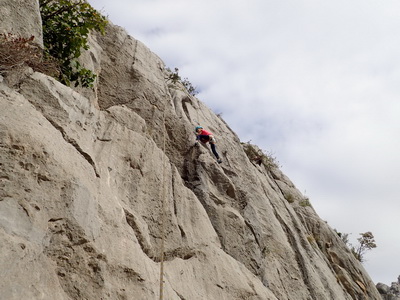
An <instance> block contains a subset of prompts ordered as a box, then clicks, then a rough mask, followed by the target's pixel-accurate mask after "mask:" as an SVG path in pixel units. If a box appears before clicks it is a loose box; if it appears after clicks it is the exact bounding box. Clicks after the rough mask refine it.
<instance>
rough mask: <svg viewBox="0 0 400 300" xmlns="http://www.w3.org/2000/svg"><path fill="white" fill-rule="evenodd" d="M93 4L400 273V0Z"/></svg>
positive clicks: (376, 262)
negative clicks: (367, 236)
mask: <svg viewBox="0 0 400 300" xmlns="http://www.w3.org/2000/svg"><path fill="white" fill-rule="evenodd" d="M89 2H90V3H91V4H92V5H93V6H94V7H95V8H96V9H98V10H100V11H101V12H102V13H103V14H104V15H107V16H108V17H109V19H110V20H111V21H112V22H113V23H114V24H116V25H119V26H122V27H124V28H125V29H126V30H127V31H128V32H129V33H130V35H132V36H133V37H134V38H136V39H139V40H140V41H142V42H143V43H144V44H146V45H147V46H148V47H149V48H150V49H151V50H152V51H153V52H155V53H156V54H157V55H158V56H160V57H161V59H162V60H163V61H164V62H165V63H166V65H167V66H168V67H170V68H171V69H173V68H175V67H178V68H179V74H180V75H181V77H182V78H184V77H187V78H188V79H189V81H190V82H191V83H192V84H193V85H194V86H196V87H197V90H198V91H199V92H200V93H199V94H198V95H197V97H198V98H199V99H200V100H201V101H203V102H204V103H206V104H207V106H209V107H210V108H211V109H212V110H213V111H214V112H215V113H222V117H223V119H224V120H225V121H226V122H227V123H228V124H229V126H230V127H231V128H232V129H233V130H234V131H235V132H236V133H237V134H238V135H239V137H240V139H241V140H242V141H243V142H247V141H250V140H251V141H252V143H254V144H257V145H258V146H260V147H261V148H262V149H264V150H266V151H267V152H272V153H273V154H274V156H276V158H277V160H278V161H279V163H280V165H281V169H282V170H283V172H284V173H285V174H286V175H287V176H288V177H289V178H290V179H291V180H292V181H293V182H294V184H295V185H296V187H297V188H298V189H299V190H300V191H301V192H303V193H304V194H305V195H306V196H308V197H309V199H310V201H311V203H312V205H313V207H314V208H315V209H316V211H317V213H318V214H319V216H320V217H321V218H322V219H323V220H326V221H327V222H328V224H329V225H330V226H331V227H333V228H336V229H337V230H338V231H339V232H343V233H350V234H351V235H350V239H351V241H352V242H353V244H356V238H358V237H359V233H361V232H366V231H372V233H373V234H374V236H375V240H376V243H377V245H378V247H377V248H376V249H373V250H371V251H369V252H367V254H366V255H365V258H366V259H367V262H366V263H364V266H365V268H366V269H367V271H368V272H369V274H370V276H371V278H372V279H373V281H374V282H375V283H377V282H383V283H385V284H389V285H390V283H391V282H392V281H395V280H396V279H397V276H398V275H400V259H399V255H400V230H399V229H400V191H399V188H400V186H399V179H400V176H399V172H400V155H399V152H400V138H399V136H400V1H399V0H352V1H348V0H335V1H333V0H332V1H328V0H324V1H322V0H320V1H318V0H229V1H228V0H113V1H109V0H89ZM219 138H223V137H219Z"/></svg>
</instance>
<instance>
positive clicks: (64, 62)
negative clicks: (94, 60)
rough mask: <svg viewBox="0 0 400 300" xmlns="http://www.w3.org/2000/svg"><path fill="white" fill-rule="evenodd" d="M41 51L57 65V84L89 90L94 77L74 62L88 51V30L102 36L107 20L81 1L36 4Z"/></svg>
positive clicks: (41, 1)
mask: <svg viewBox="0 0 400 300" xmlns="http://www.w3.org/2000/svg"><path fill="white" fill-rule="evenodd" d="M39 4H40V13H41V16H42V23H43V42H44V46H45V50H46V51H47V53H48V54H50V55H51V56H52V57H54V58H55V59H57V61H58V62H59V64H60V69H61V73H60V76H59V80H60V81H61V82H62V83H64V84H66V85H70V84H71V82H75V86H78V85H82V86H83V87H91V86H93V82H94V80H95V78H96V75H95V74H93V72H92V71H90V70H88V69H85V68H83V67H82V66H81V65H80V64H79V62H78V61H77V58H79V57H80V55H81V51H82V49H85V50H87V49H89V46H88V43H87V39H88V36H89V33H90V31H91V30H97V31H99V32H101V33H104V30H105V27H106V25H107V20H106V18H105V17H104V16H102V15H100V13H99V12H97V11H96V10H95V9H94V8H92V7H91V6H90V5H89V4H88V3H86V2H85V1H83V0H76V1H73V0H39Z"/></svg>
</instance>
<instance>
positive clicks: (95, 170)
mask: <svg viewBox="0 0 400 300" xmlns="http://www.w3.org/2000/svg"><path fill="white" fill-rule="evenodd" d="M44 117H45V118H46V119H47V121H49V122H50V123H51V125H53V126H54V128H56V129H57V130H58V131H59V132H60V133H61V135H62V137H63V139H64V140H65V141H66V142H67V143H69V144H71V145H72V146H73V147H74V148H75V149H76V150H77V151H78V152H79V153H80V154H81V155H82V157H83V158H84V159H85V160H86V161H87V162H88V163H89V164H90V165H91V166H92V168H93V170H94V173H95V174H96V177H98V178H100V174H99V172H98V171H97V167H96V164H95V162H94V161H93V159H92V158H91V156H90V155H89V154H88V153H86V152H85V151H83V150H82V148H81V147H80V146H79V144H78V143H77V141H75V140H74V139H73V138H71V137H69V136H68V135H67V133H66V132H65V130H64V129H63V128H62V127H61V126H60V125H58V124H57V123H56V122H54V121H53V120H51V119H50V118H48V117H46V116H44Z"/></svg>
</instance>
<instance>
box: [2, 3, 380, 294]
mask: <svg viewBox="0 0 400 300" xmlns="http://www.w3.org/2000/svg"><path fill="white" fill-rule="evenodd" d="M7 3H13V1H7ZM31 13H32V14H33V13H34V12H33V11H31ZM32 19H39V18H38V17H37V16H35V17H32ZM10 22H11V21H10ZM15 22H20V20H19V19H16V20H15ZM17 25H18V26H21V27H23V26H24V24H17ZM15 26H16V25H15ZM91 44H92V48H91V49H92V50H91V52H89V53H87V54H86V56H85V57H86V59H87V61H86V62H85V63H86V64H92V65H93V67H94V69H95V71H96V72H97V74H98V82H97V84H96V88H95V89H93V90H92V91H90V92H86V95H87V96H84V95H85V94H84V93H78V92H77V91H79V90H75V91H74V90H72V89H71V88H69V87H66V86H64V85H62V84H60V83H59V82H57V81H55V80H54V79H52V78H50V77H48V76H46V75H43V74H40V73H33V72H32V71H30V72H29V70H28V72H27V73H26V74H25V75H24V76H21V78H20V81H19V83H18V84H16V85H13V86H10V85H9V84H7V78H4V80H3V82H2V83H0V166H1V173H0V253H1V255H0V291H1V296H0V298H1V299H7V300H11V299H158V295H159V285H160V282H159V272H160V249H161V241H162V232H163V227H164V229H165V269H164V271H165V277H164V280H165V284H164V299H169V300H172V299H176V300H183V299H186V300H195V299H199V300H200V299H201V300H204V299H207V300H211V299H226V300H232V299H252V300H256V299H258V300H265V299H270V300H286V299H287V300H309V299H314V300H324V299H326V300H328V299H329V300H332V299H335V300H337V299H343V300H345V299H380V295H379V293H378V291H377V289H376V288H375V286H374V284H373V282H372V281H371V279H370V278H369V276H368V274H367V273H366V272H365V270H364V268H363V267H362V265H361V264H360V263H359V262H358V261H357V260H355V259H354V257H353V256H352V254H351V253H350V251H349V250H348V249H347V248H346V246H345V245H344V243H343V242H342V241H341V240H340V239H339V238H338V236H337V234H336V233H335V232H334V231H333V230H332V229H331V228H330V227H329V226H328V225H327V224H326V222H324V221H322V220H321V219H320V218H319V217H318V215H317V214H316V212H315V211H314V210H313V208H312V207H311V206H310V205H309V202H308V200H307V199H305V197H304V196H303V195H302V194H301V193H300V192H299V191H298V190H297V189H296V188H295V186H294V185H293V183H292V182H291V181H290V180H289V179H288V178H287V177H286V176H285V175H284V174H282V172H281V171H280V170H279V169H278V168H269V169H268V168H266V167H265V166H264V165H261V166H258V165H256V164H253V163H252V162H251V161H250V160H249V158H248V157H247V155H246V154H245V152H244V149H243V146H242V145H241V143H240V141H239V138H238V137H237V136H236V134H235V133H234V132H232V130H231V129H230V128H229V127H228V125H227V124H225V122H224V121H223V120H221V119H220V118H218V117H217V116H216V115H215V114H214V113H213V112H212V111H210V109H208V108H207V107H206V106H205V105H204V104H203V103H202V102H200V101H199V100H198V99H196V98H194V97H192V96H190V95H188V94H187V92H186V91H185V90H184V89H183V86H180V85H179V84H173V83H172V82H170V81H169V80H167V79H166V78H168V73H167V71H166V70H165V66H164V63H163V62H162V61H161V60H160V59H159V58H158V57H157V56H156V55H155V54H153V53H152V52H151V51H150V50H149V49H148V48H147V47H146V46H145V45H143V44H142V43H140V42H139V41H137V40H135V39H134V38H132V37H130V36H128V35H127V33H126V32H125V31H124V30H123V29H121V28H120V27H117V26H113V25H110V26H109V27H108V29H107V34H106V35H105V36H100V35H95V36H93V37H92V40H91ZM89 98H90V100H89ZM197 124H202V125H203V126H205V127H206V128H207V129H209V130H210V131H212V132H213V133H214V134H215V135H216V136H217V138H218V150H219V152H220V154H221V156H222V158H223V160H224V162H223V164H221V165H218V164H216V162H215V160H214V158H213V156H212V154H210V151H209V149H207V148H205V147H193V142H194V135H193V128H194V126H195V125H197ZM164 133H165V137H166V138H165V144H164ZM163 191H164V192H163ZM163 200H164V204H165V205H164V206H163ZM314 201H318V199H315V200H314ZM163 207H164V210H163ZM163 211H164V212H165V217H164V218H162V216H163ZM163 219H164V222H163Z"/></svg>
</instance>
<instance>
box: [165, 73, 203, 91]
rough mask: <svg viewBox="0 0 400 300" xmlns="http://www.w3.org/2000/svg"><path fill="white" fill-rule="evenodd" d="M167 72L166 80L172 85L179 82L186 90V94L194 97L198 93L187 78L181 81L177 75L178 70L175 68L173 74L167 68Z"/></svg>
mask: <svg viewBox="0 0 400 300" xmlns="http://www.w3.org/2000/svg"><path fill="white" fill-rule="evenodd" d="M167 71H168V72H170V74H169V76H168V78H167V80H170V81H172V83H177V82H181V83H182V84H183V86H184V87H185V88H186V90H187V91H188V93H189V94H190V95H192V96H196V95H197V94H198V93H199V92H198V91H197V90H196V88H195V87H194V86H193V85H192V83H191V82H190V81H189V80H188V79H187V78H184V79H183V80H182V78H181V76H180V75H179V69H178V68H175V69H174V72H172V71H171V69H170V68H167Z"/></svg>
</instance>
